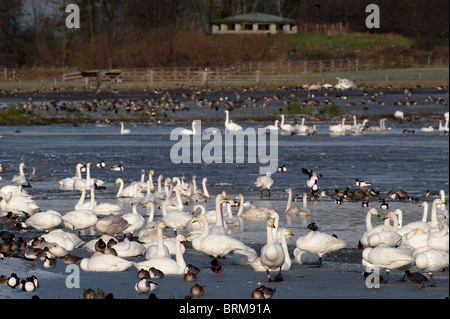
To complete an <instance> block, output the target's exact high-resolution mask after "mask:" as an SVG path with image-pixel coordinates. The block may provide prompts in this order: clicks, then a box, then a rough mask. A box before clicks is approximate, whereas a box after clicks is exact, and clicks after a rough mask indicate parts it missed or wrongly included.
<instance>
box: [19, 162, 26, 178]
mask: <svg viewBox="0 0 450 319" xmlns="http://www.w3.org/2000/svg"><path fill="white" fill-rule="evenodd" d="M19 174H20V175H22V176H25V173H24V172H23V165H22V164H20V165H19Z"/></svg>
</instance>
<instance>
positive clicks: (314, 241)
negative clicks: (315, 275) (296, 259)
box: [296, 231, 346, 267]
mask: <svg viewBox="0 0 450 319" xmlns="http://www.w3.org/2000/svg"><path fill="white" fill-rule="evenodd" d="M296 246H297V248H298V249H300V250H303V251H306V252H308V253H311V254H317V255H319V263H318V264H317V267H320V265H321V264H322V256H323V255H325V254H327V253H329V252H332V251H335V250H339V249H342V248H345V247H346V245H345V242H344V241H343V240H341V239H338V238H336V237H335V236H332V235H328V234H325V233H321V232H319V231H310V232H309V233H308V234H307V235H305V236H300V237H299V238H298V239H297V241H296Z"/></svg>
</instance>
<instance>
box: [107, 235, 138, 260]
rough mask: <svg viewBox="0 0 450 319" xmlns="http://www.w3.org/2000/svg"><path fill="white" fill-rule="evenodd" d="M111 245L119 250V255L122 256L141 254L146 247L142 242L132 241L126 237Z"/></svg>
mask: <svg viewBox="0 0 450 319" xmlns="http://www.w3.org/2000/svg"><path fill="white" fill-rule="evenodd" d="M111 247H112V248H114V250H115V251H116V252H117V256H118V257H122V258H128V257H136V256H140V255H142V254H143V253H144V251H145V247H144V246H143V245H142V244H141V243H139V242H137V241H130V240H129V239H128V238H126V237H125V238H124V239H123V241H122V242H119V243H117V244H115V245H112V246H111Z"/></svg>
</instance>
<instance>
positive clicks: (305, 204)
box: [303, 193, 308, 208]
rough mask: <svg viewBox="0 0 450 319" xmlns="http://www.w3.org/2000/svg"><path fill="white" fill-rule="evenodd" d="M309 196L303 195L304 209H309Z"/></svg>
mask: <svg viewBox="0 0 450 319" xmlns="http://www.w3.org/2000/svg"><path fill="white" fill-rule="evenodd" d="M307 197H308V196H307V195H306V193H304V194H303V207H304V208H306V207H307V205H308V204H307V199H308V198H307Z"/></svg>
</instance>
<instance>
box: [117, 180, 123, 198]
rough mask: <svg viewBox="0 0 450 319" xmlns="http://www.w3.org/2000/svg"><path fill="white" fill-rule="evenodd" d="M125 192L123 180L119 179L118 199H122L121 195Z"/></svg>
mask: <svg viewBox="0 0 450 319" xmlns="http://www.w3.org/2000/svg"><path fill="white" fill-rule="evenodd" d="M122 191H123V180H121V179H119V190H118V191H117V195H116V196H117V197H120V194H121V193H122Z"/></svg>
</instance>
